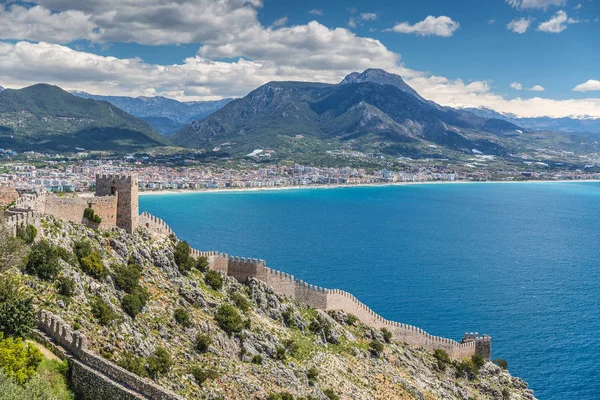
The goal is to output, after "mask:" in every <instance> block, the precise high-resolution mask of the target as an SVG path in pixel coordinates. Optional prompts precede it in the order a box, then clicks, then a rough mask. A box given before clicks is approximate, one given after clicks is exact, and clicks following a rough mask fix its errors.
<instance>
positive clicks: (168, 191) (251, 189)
mask: <svg viewBox="0 0 600 400" xmlns="http://www.w3.org/2000/svg"><path fill="white" fill-rule="evenodd" d="M581 182H584V183H593V182H600V179H578V180H552V181H550V180H545V181H544V180H531V181H426V182H386V183H383V182H378V183H358V184H340V185H302V186H279V187H278V186H269V187H249V188H218V189H207V188H203V189H160V190H144V191H139V193H138V195H140V196H164V195H174V194H194V193H227V192H231V193H235V192H267V191H279V190H303V189H340V188H355V187H371V186H373V187H385V186H409V185H454V184H475V183H487V184H498V183H581Z"/></svg>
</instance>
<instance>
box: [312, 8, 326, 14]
mask: <svg viewBox="0 0 600 400" xmlns="http://www.w3.org/2000/svg"><path fill="white" fill-rule="evenodd" d="M308 13H309V14H312V15H319V16H322V15H323V14H324V13H323V10H319V9H317V8H314V9H312V10H310V11H309V12H308Z"/></svg>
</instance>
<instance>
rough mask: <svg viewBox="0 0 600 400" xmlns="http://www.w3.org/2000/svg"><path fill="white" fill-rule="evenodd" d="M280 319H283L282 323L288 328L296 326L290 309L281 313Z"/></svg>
mask: <svg viewBox="0 0 600 400" xmlns="http://www.w3.org/2000/svg"><path fill="white" fill-rule="evenodd" d="M281 318H282V319H283V323H284V324H285V325H286V326H289V327H290V328H293V327H294V326H295V325H296V323H295V322H294V312H293V311H292V309H290V308H288V309H287V310H285V311H284V312H282V313H281Z"/></svg>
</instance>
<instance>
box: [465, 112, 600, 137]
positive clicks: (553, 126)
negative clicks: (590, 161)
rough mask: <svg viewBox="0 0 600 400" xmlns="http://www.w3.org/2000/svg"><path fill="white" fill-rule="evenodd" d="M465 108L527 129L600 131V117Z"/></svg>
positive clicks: (482, 115)
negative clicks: (533, 115)
mask: <svg viewBox="0 0 600 400" xmlns="http://www.w3.org/2000/svg"><path fill="white" fill-rule="evenodd" d="M463 110H465V111H468V112H470V113H473V114H475V115H478V116H480V117H484V118H496V119H502V120H504V121H508V122H511V123H513V124H516V125H519V126H521V127H523V128H526V129H534V130H539V131H556V132H564V133H600V118H569V117H563V118H551V117H536V118H519V117H517V116H516V115H514V114H510V113H500V112H498V111H495V110H493V109H491V108H488V107H478V108H474V107H473V108H470V107H467V108H463Z"/></svg>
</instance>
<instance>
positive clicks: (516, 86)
mask: <svg viewBox="0 0 600 400" xmlns="http://www.w3.org/2000/svg"><path fill="white" fill-rule="evenodd" d="M510 87H511V88H513V89H515V90H523V85H521V84H520V83H519V82H513V83H511V84H510Z"/></svg>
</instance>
